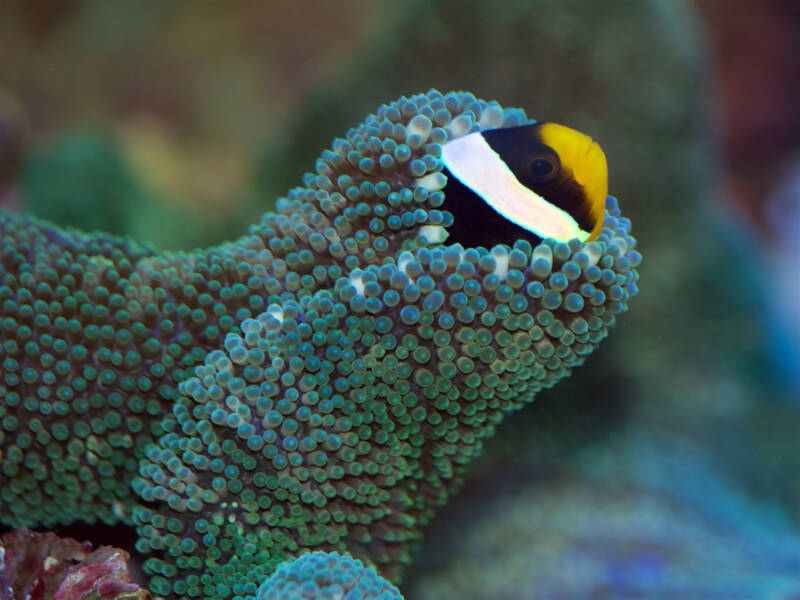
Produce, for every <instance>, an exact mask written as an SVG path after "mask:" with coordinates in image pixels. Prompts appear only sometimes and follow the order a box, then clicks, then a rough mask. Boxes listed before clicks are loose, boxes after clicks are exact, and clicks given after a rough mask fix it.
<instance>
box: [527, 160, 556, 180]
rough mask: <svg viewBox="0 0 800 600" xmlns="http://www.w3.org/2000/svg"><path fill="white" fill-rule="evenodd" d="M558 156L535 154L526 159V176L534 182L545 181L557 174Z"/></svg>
mask: <svg viewBox="0 0 800 600" xmlns="http://www.w3.org/2000/svg"><path fill="white" fill-rule="evenodd" d="M560 166H561V165H560V164H559V161H558V157H556V156H551V155H550V154H549V153H548V154H535V155H534V156H532V157H531V158H529V159H528V161H527V166H526V170H527V172H528V176H529V177H530V178H531V179H532V180H533V181H534V182H536V183H547V182H549V181H550V180H551V179H553V178H554V177H555V176H556V175H558V170H559V168H560Z"/></svg>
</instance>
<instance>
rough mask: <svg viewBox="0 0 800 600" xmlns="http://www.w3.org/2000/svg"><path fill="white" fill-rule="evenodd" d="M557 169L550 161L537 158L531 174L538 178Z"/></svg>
mask: <svg viewBox="0 0 800 600" xmlns="http://www.w3.org/2000/svg"><path fill="white" fill-rule="evenodd" d="M554 168H555V167H554V166H553V163H551V162H550V161H549V160H545V159H543V158H537V159H536V160H535V161H533V162H532V163H531V173H532V174H533V175H535V176H536V177H544V176H545V175H548V174H549V173H550V172H551V171H552V170H553V169H554Z"/></svg>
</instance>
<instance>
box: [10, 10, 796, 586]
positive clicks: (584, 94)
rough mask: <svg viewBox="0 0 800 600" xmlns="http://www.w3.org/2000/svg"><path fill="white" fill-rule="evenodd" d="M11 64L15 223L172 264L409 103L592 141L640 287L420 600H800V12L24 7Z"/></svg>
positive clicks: (539, 419) (530, 431) (502, 464)
mask: <svg viewBox="0 0 800 600" xmlns="http://www.w3.org/2000/svg"><path fill="white" fill-rule="evenodd" d="M0 56H2V60H0V204H2V205H4V206H10V207H12V208H14V209H15V210H19V211H28V212H31V213H33V214H36V215H38V216H40V217H43V218H47V219H51V220H53V221H54V222H56V223H59V224H61V225H72V226H75V227H79V228H82V229H87V230H93V229H101V230H105V231H109V232H113V233H118V234H126V235H131V236H134V237H136V238H138V239H140V240H143V241H147V242H149V243H152V244H153V245H155V246H158V247H161V248H165V249H188V248H192V247H195V246H203V245H211V244H216V243H219V242H221V241H222V240H225V239H229V238H232V237H233V236H236V235H238V234H240V233H242V232H244V231H245V230H246V227H247V225H248V224H250V223H254V222H256V221H257V220H258V218H259V216H260V214H261V213H263V212H265V211H269V210H270V209H271V208H272V206H273V203H274V200H275V199H276V198H277V197H279V196H281V195H282V194H284V193H285V192H286V190H287V189H288V188H289V187H291V186H293V185H295V184H296V183H298V182H299V180H300V177H301V175H302V173H303V172H305V171H306V170H310V169H311V168H312V167H313V163H314V160H315V158H316V157H317V155H318V154H319V152H320V151H321V150H322V149H323V148H326V147H328V145H329V144H330V141H331V140H332V138H333V137H335V136H340V135H342V134H343V133H344V131H345V130H346V129H347V128H348V127H350V126H352V125H355V124H356V123H358V122H359V121H361V120H362V119H363V117H364V116H365V115H366V114H368V113H369V112H372V111H374V110H375V109H376V108H377V107H378V106H379V105H380V104H381V103H383V102H386V101H389V100H392V99H394V98H396V97H398V96H401V95H404V94H411V93H415V92H418V91H424V90H427V89H429V88H431V87H435V88H438V89H440V90H443V91H446V90H450V89H467V90H469V91H472V92H473V93H475V94H476V95H477V96H479V97H482V98H485V99H497V100H499V101H500V102H501V103H503V105H505V106H520V107H523V108H525V109H526V111H527V112H528V114H529V115H531V116H533V117H534V118H537V119H540V120H551V121H556V122H560V123H564V124H566V125H569V126H572V127H574V128H576V129H579V130H581V131H584V132H586V133H588V134H590V135H591V136H592V137H594V139H595V140H597V141H599V143H600V144H601V145H602V147H603V149H604V150H605V152H606V155H607V157H608V162H609V171H610V182H609V184H610V185H609V187H610V191H611V193H612V194H613V195H615V196H617V197H618V198H619V199H620V203H621V205H622V208H623V211H624V213H625V214H626V215H627V216H629V217H630V218H631V220H632V221H633V224H634V231H635V232H636V236H637V238H638V239H639V240H640V244H641V248H640V250H641V252H642V254H643V255H644V263H643V265H642V267H641V269H640V274H641V285H640V289H641V291H640V294H639V296H638V297H637V298H635V300H634V301H633V302H632V307H631V311H630V313H628V314H626V315H625V317H624V318H622V319H620V323H619V325H618V326H617V328H616V331H615V332H614V333H613V334H612V335H611V336H610V338H609V339H608V340H607V341H606V342H604V344H603V346H602V347H601V349H600V350H599V351H598V352H596V353H595V354H594V356H592V357H591V359H590V360H589V361H588V362H587V364H586V365H585V366H584V367H582V368H581V369H579V370H578V371H577V372H576V373H575V374H574V375H573V376H572V378H570V379H568V380H567V381H566V382H564V383H561V384H560V385H558V386H557V387H555V388H554V389H553V390H550V391H548V392H546V393H541V394H539V396H538V397H537V399H536V401H535V402H534V403H533V404H532V405H530V406H528V407H526V408H525V409H524V410H522V411H520V412H519V413H517V414H516V415H513V416H512V417H511V418H509V419H507V421H506V422H505V423H504V424H503V426H502V427H501V428H500V430H499V432H498V435H497V436H496V437H495V438H494V439H493V440H491V441H490V442H489V443H488V444H487V447H486V452H485V453H484V455H483V456H482V457H481V458H480V459H478V460H477V461H476V462H475V463H473V465H472V467H471V469H470V471H469V475H468V477H467V481H466V484H465V486H464V489H463V490H462V492H461V493H460V494H459V495H458V496H456V497H455V498H454V499H453V500H452V501H451V502H450V503H449V505H448V506H447V507H445V508H444V509H442V510H440V511H439V513H438V515H437V517H436V519H435V520H434V523H433V524H432V526H431V527H430V528H429V531H428V535H427V538H426V542H425V544H424V545H423V547H421V548H420V550H419V552H418V554H417V559H416V562H415V564H414V566H413V568H412V569H411V570H410V572H409V574H408V577H407V578H406V581H405V582H404V583H403V585H401V591H402V592H403V593H404V595H405V597H406V598H408V599H411V600H426V599H434V598H459V599H462V600H472V599H474V600H478V599H483V598H490V597H491V598H498V599H507V600H515V599H527V598H534V597H536V598H539V597H541V598H576V597H592V598H606V597H608V598H626V597H647V598H673V597H693V598H791V597H798V595H800V450H798V445H797V439H796V438H797V431H798V430H800V429H799V428H800V268H798V267H797V262H796V261H797V256H798V250H800V112H798V111H797V110H796V100H797V97H798V95H800V6H799V5H798V4H797V3H795V2H792V1H791V0H785V1H784V0H763V1H762V0H742V1H741V2H737V3H735V4H733V3H728V2H725V1H724V0H696V1H694V2H680V1H678V0H643V1H640V2H633V1H630V0H607V1H605V2H602V3H600V2H596V1H594V0H568V1H562V0H535V1H531V0H517V1H515V0H507V1H503V2H499V3H490V2H487V1H485V0H484V1H475V0H460V1H455V0H432V1H422V0H412V1H409V2H393V3H388V2H386V3H383V2H369V1H366V0H348V1H347V2H334V1H329V0H323V1H319V2H314V3H313V5H312V4H307V3H302V2H291V1H290V0H284V1H270V2H264V3H255V2H239V1H235V2H228V3H224V4H222V3H215V2H209V1H205V0H200V1H197V2H188V1H179V2H170V3H155V2H153V3H108V2H102V1H101V0H83V1H81V0H55V1H53V2H48V3H40V2H27V1H23V0H19V1H14V0H0ZM106 535H107V534H106Z"/></svg>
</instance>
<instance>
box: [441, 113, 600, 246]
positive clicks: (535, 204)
mask: <svg viewBox="0 0 800 600" xmlns="http://www.w3.org/2000/svg"><path fill="white" fill-rule="evenodd" d="M442 164H443V169H442V172H443V173H444V175H446V176H447V183H446V185H445V187H444V190H443V191H444V196H445V200H444V205H443V207H442V208H443V209H444V210H447V211H449V212H450V213H451V214H452V215H453V219H454V223H453V225H452V226H451V227H448V228H447V233H448V235H447V241H448V243H454V242H458V243H461V244H462V245H463V246H465V247H477V246H484V247H486V248H491V247H492V246H494V245H496V244H501V243H505V244H509V245H512V244H513V243H514V241H515V240H517V239H527V240H529V241H531V242H532V243H533V244H534V245H535V244H537V243H539V242H540V241H541V240H542V239H543V238H553V239H555V240H558V241H568V240H571V239H573V238H577V239H579V240H580V241H582V242H586V241H590V240H593V239H594V238H595V237H597V235H598V234H599V233H600V230H601V229H602V226H603V215H604V214H605V203H606V195H607V194H608V167H607V165H606V157H605V154H604V153H603V150H602V149H601V148H600V146H599V145H597V143H596V142H594V141H593V140H592V138H590V137H589V136H587V135H584V134H582V133H580V132H578V131H575V130H574V129H570V128H569V127H565V126H563V125H558V124H556V123H546V122H545V123H534V124H530V125H521V126H519V127H509V128H504V129H488V130H484V131H477V132H474V133H470V134H467V135H464V136H462V137H459V138H456V139H454V140H452V141H450V142H447V143H446V144H444V145H443V146H442Z"/></svg>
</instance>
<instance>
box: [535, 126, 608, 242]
mask: <svg viewBox="0 0 800 600" xmlns="http://www.w3.org/2000/svg"><path fill="white" fill-rule="evenodd" d="M539 134H540V136H541V139H542V143H544V144H546V145H548V146H550V147H551V148H552V149H553V150H554V151H555V152H556V154H558V157H559V159H560V160H561V168H562V169H566V170H568V171H569V172H570V173H571V174H572V178H573V179H574V180H575V181H576V182H577V183H578V184H580V185H581V187H583V189H584V191H585V193H586V197H587V199H588V201H589V204H590V211H591V214H592V216H593V217H594V218H595V220H596V224H595V226H594V228H593V229H592V231H591V232H590V235H589V238H588V240H587V241H589V240H593V239H594V238H596V237H597V236H598V234H599V233H600V230H601V229H602V227H603V215H604V214H605V205H606V196H607V195H608V165H607V164H606V155H605V154H604V153H603V150H602V149H601V148H600V146H599V145H598V144H597V143H596V142H595V141H594V140H592V138H590V137H589V136H588V135H584V134H583V133H581V132H579V131H575V130H574V129H570V128H569V127H565V126H564V125H559V124H558V123H541V124H540V127H539Z"/></svg>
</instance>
